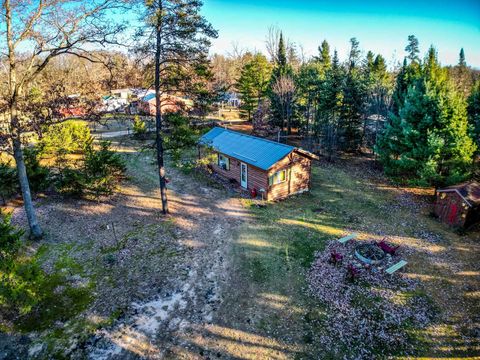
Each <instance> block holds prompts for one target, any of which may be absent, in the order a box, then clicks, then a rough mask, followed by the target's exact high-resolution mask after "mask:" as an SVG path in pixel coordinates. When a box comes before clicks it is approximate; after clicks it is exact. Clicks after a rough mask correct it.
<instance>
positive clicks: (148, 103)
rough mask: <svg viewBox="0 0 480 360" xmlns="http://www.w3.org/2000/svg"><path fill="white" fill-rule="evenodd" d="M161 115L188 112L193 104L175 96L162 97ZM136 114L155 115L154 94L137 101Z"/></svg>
mask: <svg viewBox="0 0 480 360" xmlns="http://www.w3.org/2000/svg"><path fill="white" fill-rule="evenodd" d="M161 102H162V109H161V111H162V114H166V113H172V112H177V111H181V110H189V109H190V108H192V107H193V102H192V101H191V100H188V99H184V98H182V97H179V96H175V95H166V94H164V95H162V98H161ZM137 108H138V112H139V113H140V114H144V115H155V113H156V108H157V107H156V100H155V93H149V94H147V95H145V96H144V97H142V98H141V99H140V100H139V101H138V106H137Z"/></svg>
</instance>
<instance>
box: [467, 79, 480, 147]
mask: <svg viewBox="0 0 480 360" xmlns="http://www.w3.org/2000/svg"><path fill="white" fill-rule="evenodd" d="M468 120H469V123H470V125H471V127H472V133H473V138H474V139H475V140H476V142H477V145H478V148H480V80H477V81H476V82H475V84H474V85H473V88H472V92H471V93H470V96H469V97H468Z"/></svg>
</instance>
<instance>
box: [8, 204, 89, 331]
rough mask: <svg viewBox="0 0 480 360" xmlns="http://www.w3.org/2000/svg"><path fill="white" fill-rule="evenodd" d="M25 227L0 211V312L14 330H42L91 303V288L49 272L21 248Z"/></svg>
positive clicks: (59, 273) (60, 274) (63, 274)
mask: <svg viewBox="0 0 480 360" xmlns="http://www.w3.org/2000/svg"><path fill="white" fill-rule="evenodd" d="M22 234H23V231H22V230H18V229H17V228H15V227H14V226H12V225H11V223H10V215H6V214H3V213H1V212H0V311H1V314H2V316H1V317H2V320H3V321H6V322H7V323H5V322H4V323H3V324H2V325H6V326H8V327H11V328H12V329H17V330H21V331H32V330H43V329H45V328H48V327H50V326H51V325H52V324H53V323H54V322H55V321H57V320H61V321H65V320H68V318H69V317H71V316H74V315H75V314H77V313H79V312H80V311H82V310H83V309H84V308H85V307H86V305H87V304H88V303H89V302H90V300H91V296H90V291H91V290H90V288H89V287H88V286H84V287H73V286H71V285H70V284H69V281H68V279H67V277H66V275H65V272H62V271H60V270H62V269H58V271H56V272H54V273H52V274H47V273H46V272H45V271H44V270H42V268H41V266H40V263H39V261H38V259H37V258H36V257H29V256H26V255H25V254H24V251H23V250H22V243H21V236H22Z"/></svg>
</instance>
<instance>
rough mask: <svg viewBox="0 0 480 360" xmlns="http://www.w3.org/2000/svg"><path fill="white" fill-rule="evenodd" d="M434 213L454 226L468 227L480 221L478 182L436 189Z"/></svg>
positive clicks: (479, 188)
mask: <svg viewBox="0 0 480 360" xmlns="http://www.w3.org/2000/svg"><path fill="white" fill-rule="evenodd" d="M435 215H437V216H438V218H439V219H440V220H441V221H442V222H444V223H446V224H448V225H451V226H454V227H463V228H468V227H470V226H471V225H473V224H475V223H477V222H478V221H480V183H479V182H477V181H470V182H466V183H462V184H458V185H454V186H449V187H446V188H443V189H440V190H438V191H437V199H436V202H435Z"/></svg>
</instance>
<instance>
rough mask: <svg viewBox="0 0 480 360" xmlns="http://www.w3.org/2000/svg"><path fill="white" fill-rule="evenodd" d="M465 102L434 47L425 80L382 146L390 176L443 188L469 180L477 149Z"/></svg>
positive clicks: (410, 96)
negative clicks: (469, 127)
mask: <svg viewBox="0 0 480 360" xmlns="http://www.w3.org/2000/svg"><path fill="white" fill-rule="evenodd" d="M466 115H467V112H466V103H465V101H464V100H463V97H462V96H461V95H459V94H458V93H457V92H456V91H455V89H454V88H453V86H452V84H451V82H450V81H449V79H448V77H447V72H446V70H445V69H442V68H441V66H440V64H439V63H438V60H437V55H436V52H435V49H434V48H433V47H432V48H430V50H429V52H428V55H427V57H426V61H425V63H424V65H423V67H422V72H421V74H420V76H419V77H418V78H417V79H416V81H415V82H414V84H413V85H412V86H410V87H409V89H408V91H407V95H406V97H405V100H404V103H403V104H402V106H401V107H400V111H399V114H398V115H392V118H391V119H390V122H389V124H388V125H387V127H386V129H385V132H384V133H383V135H382V137H381V139H379V142H378V151H379V154H380V158H381V161H382V163H383V165H384V168H385V171H386V173H387V174H389V175H393V176H401V177H404V178H407V179H411V180H413V181H414V182H416V183H417V184H421V185H433V186H436V187H438V186H440V185H444V184H451V183H455V182H457V181H460V180H462V179H464V178H465V177H467V176H468V175H469V171H470V167H471V164H472V161H473V153H474V151H475V149H476V147H475V144H474V143H473V140H472V139H471V138H470V137H469V135H468V123H467V116H466Z"/></svg>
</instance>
